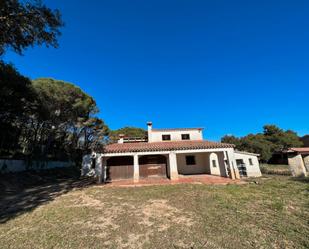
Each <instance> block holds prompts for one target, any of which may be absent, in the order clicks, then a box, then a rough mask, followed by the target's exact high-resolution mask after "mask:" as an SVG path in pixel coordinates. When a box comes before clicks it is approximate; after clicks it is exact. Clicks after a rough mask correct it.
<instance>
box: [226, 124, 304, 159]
mask: <svg viewBox="0 0 309 249" xmlns="http://www.w3.org/2000/svg"><path fill="white" fill-rule="evenodd" d="M263 129H264V130H263V133H257V134H249V135H247V136H245V137H241V138H237V137H235V136H224V137H223V138H222V139H221V141H222V142H224V143H232V144H235V146H236V149H238V150H245V151H248V152H253V153H258V154H260V155H261V160H262V161H264V162H267V161H268V160H269V159H270V158H271V156H272V154H273V153H274V152H275V151H281V150H283V149H287V148H290V147H301V146H303V143H302V141H301V140H300V138H299V137H298V136H297V133H296V132H294V131H291V130H286V131H284V130H282V129H280V128H279V127H277V126H276V125H265V126H264V127H263Z"/></svg>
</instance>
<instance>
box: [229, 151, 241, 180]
mask: <svg viewBox="0 0 309 249" xmlns="http://www.w3.org/2000/svg"><path fill="white" fill-rule="evenodd" d="M226 154H227V159H228V163H229V168H230V177H231V178H232V179H240V175H239V171H238V168H237V164H236V160H235V156H234V150H233V149H229V150H227V151H226Z"/></svg>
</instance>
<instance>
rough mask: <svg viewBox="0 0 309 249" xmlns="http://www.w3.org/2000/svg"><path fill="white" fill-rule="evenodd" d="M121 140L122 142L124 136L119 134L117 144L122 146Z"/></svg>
mask: <svg viewBox="0 0 309 249" xmlns="http://www.w3.org/2000/svg"><path fill="white" fill-rule="evenodd" d="M123 140H124V134H119V139H118V143H119V144H123Z"/></svg>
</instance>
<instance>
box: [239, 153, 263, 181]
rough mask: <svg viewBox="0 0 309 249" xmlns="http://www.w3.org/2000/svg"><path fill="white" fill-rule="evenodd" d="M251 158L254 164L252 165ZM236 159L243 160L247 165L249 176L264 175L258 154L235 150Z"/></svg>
mask: <svg viewBox="0 0 309 249" xmlns="http://www.w3.org/2000/svg"><path fill="white" fill-rule="evenodd" d="M250 158H251V160H252V163H253V165H250V162H249V159H250ZM235 159H236V160H237V159H241V160H243V162H244V164H245V165H246V169H247V176H248V177H260V176H262V173H261V170H260V164H259V160H258V158H257V156H255V155H249V154H243V153H238V152H235Z"/></svg>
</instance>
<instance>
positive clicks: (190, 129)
mask: <svg viewBox="0 0 309 249" xmlns="http://www.w3.org/2000/svg"><path fill="white" fill-rule="evenodd" d="M203 129H204V128H201V127H196V128H162V129H152V131H154V132H156V131H192V130H203Z"/></svg>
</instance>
